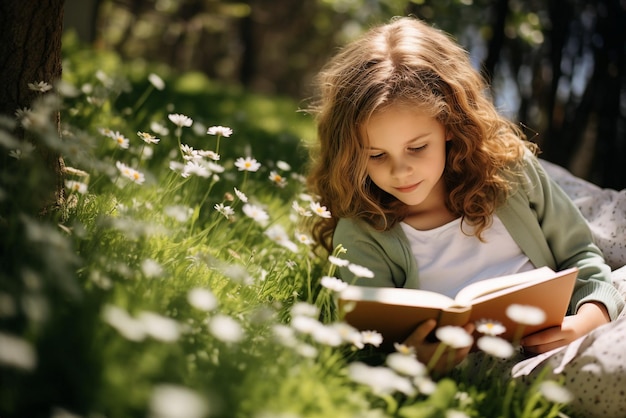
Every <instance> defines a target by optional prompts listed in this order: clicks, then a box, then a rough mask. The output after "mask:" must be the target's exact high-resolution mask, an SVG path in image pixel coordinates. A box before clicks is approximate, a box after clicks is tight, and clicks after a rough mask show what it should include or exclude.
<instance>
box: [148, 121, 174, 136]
mask: <svg viewBox="0 0 626 418" xmlns="http://www.w3.org/2000/svg"><path fill="white" fill-rule="evenodd" d="M150 130H151V131H152V132H156V133H157V134H159V135H161V136H167V135H169V133H170V130H169V129H167V127H166V126H164V125H162V124H160V123H159V122H150Z"/></svg>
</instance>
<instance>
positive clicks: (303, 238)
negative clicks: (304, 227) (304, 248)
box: [296, 232, 313, 245]
mask: <svg viewBox="0 0 626 418" xmlns="http://www.w3.org/2000/svg"><path fill="white" fill-rule="evenodd" d="M296 241H298V242H299V243H300V244H304V245H311V244H313V240H312V239H311V237H309V236H308V235H307V234H303V233H301V232H296Z"/></svg>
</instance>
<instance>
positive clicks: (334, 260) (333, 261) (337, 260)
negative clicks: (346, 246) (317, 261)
mask: <svg viewBox="0 0 626 418" xmlns="http://www.w3.org/2000/svg"><path fill="white" fill-rule="evenodd" d="M328 261H330V264H333V265H335V266H337V267H347V266H348V264H350V262H349V261H348V260H344V259H343V258H339V257H335V256H334V255H329V256H328Z"/></svg>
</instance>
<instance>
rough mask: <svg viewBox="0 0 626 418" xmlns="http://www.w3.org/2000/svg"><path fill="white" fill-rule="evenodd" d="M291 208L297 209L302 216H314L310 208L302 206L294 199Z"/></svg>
mask: <svg viewBox="0 0 626 418" xmlns="http://www.w3.org/2000/svg"><path fill="white" fill-rule="evenodd" d="M291 208H292V209H293V210H295V211H296V212H297V213H298V214H299V215H300V216H306V217H309V216H313V213H312V212H311V211H310V210H307V209H306V208H303V207H302V206H300V204H299V203H298V202H297V201H295V200H294V201H293V203H292V204H291Z"/></svg>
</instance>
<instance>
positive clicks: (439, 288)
mask: <svg viewBox="0 0 626 418" xmlns="http://www.w3.org/2000/svg"><path fill="white" fill-rule="evenodd" d="M460 224H461V219H460V218H458V219H456V220H454V221H452V222H450V223H447V224H445V225H442V226H440V227H438V228H435V229H430V230H427V231H419V230H417V229H415V228H413V227H411V226H410V225H408V224H406V223H404V222H403V223H401V226H402V229H403V230H404V233H405V234H406V236H407V237H408V239H409V243H410V244H411V250H412V251H413V254H414V255H415V258H416V260H417V265H418V268H419V277H420V289H424V290H430V291H433V292H438V293H442V294H444V295H447V296H450V297H454V296H455V295H456V293H457V292H458V291H459V290H461V289H462V288H463V287H464V286H466V285H468V284H470V283H474V282H477V281H480V280H484V279H490V278H493V277H497V276H503V275H506V274H513V273H519V272H522V271H527V270H531V269H533V268H534V266H533V265H532V263H531V262H530V260H529V259H528V257H527V256H526V255H525V254H524V253H523V252H522V250H521V249H520V247H519V246H518V245H517V243H516V242H515V241H514V240H513V238H512V237H511V235H510V234H509V232H508V231H507V230H506V228H505V227H504V224H503V223H502V221H501V220H500V218H498V217H497V216H496V215H494V216H493V223H492V225H491V226H490V227H489V228H487V229H486V230H484V231H483V234H482V238H483V240H484V242H481V241H480V240H479V239H478V238H476V237H475V236H474V235H471V233H472V231H473V227H472V226H469V225H467V224H464V225H463V231H461V228H460ZM464 232H465V233H464Z"/></svg>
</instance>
